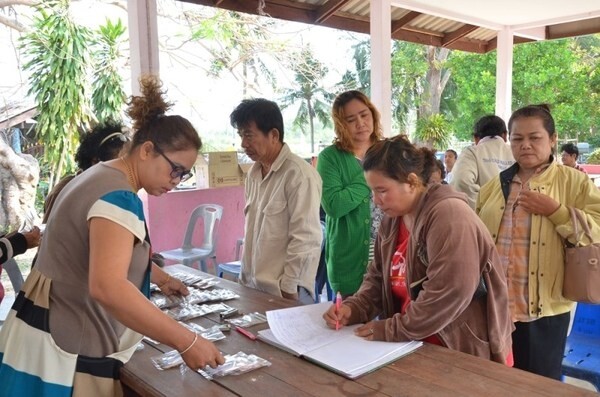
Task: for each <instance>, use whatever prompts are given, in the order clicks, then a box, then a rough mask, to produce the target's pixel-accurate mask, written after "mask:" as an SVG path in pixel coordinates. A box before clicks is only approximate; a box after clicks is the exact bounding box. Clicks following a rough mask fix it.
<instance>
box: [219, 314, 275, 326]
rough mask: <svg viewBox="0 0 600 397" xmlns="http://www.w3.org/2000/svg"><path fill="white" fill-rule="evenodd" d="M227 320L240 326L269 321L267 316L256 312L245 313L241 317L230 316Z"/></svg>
mask: <svg viewBox="0 0 600 397" xmlns="http://www.w3.org/2000/svg"><path fill="white" fill-rule="evenodd" d="M225 321H226V322H228V323H230V324H233V325H237V326H238V327H244V328H246V327H251V326H253V325H256V324H262V323H266V322H267V316H265V315H264V314H262V313H259V312H254V313H249V314H244V315H243V316H241V317H236V318H228V319H226V320H225Z"/></svg>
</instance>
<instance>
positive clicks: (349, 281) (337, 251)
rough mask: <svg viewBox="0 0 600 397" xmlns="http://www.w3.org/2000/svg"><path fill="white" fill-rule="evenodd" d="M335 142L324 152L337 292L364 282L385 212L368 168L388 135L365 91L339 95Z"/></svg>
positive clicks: (330, 267) (321, 165) (330, 261)
mask: <svg viewBox="0 0 600 397" xmlns="http://www.w3.org/2000/svg"><path fill="white" fill-rule="evenodd" d="M332 116H333V121H334V124H335V135H336V137H335V139H334V142H333V145H331V146H329V147H327V148H326V149H324V150H323V151H322V152H321V153H320V154H319V160H318V162H317V171H318V172H319V174H320V175H321V178H322V179H323V196H322V199H321V204H322V206H323V209H324V210H325V213H326V218H325V222H326V236H327V237H326V242H325V244H326V245H325V250H326V257H327V275H328V277H329V282H330V284H331V288H332V290H333V291H336V292H340V293H341V294H342V296H348V295H352V294H354V293H355V292H356V291H357V290H358V288H359V287H360V284H361V283H362V279H363V275H364V273H365V271H366V269H367V264H368V263H369V259H370V252H372V249H371V247H372V246H373V242H374V240H375V236H376V235H377V229H378V227H379V221H380V220H381V217H382V214H381V212H380V211H379V210H378V209H377V207H376V206H375V205H373V200H372V197H371V190H370V189H369V187H368V186H367V183H366V181H365V177H364V174H363V170H362V160H363V158H364V155H365V153H366V152H367V149H369V148H370V147H371V146H372V145H373V144H374V143H375V142H377V141H378V140H380V139H381V138H382V132H381V124H380V121H379V120H380V116H379V112H378V111H377V109H376V108H375V106H374V105H373V103H371V101H370V100H369V98H368V97H367V96H365V95H364V94H363V93H362V92H360V91H346V92H343V93H341V94H339V95H338V96H337V97H336V98H335V100H334V102H333V109H332Z"/></svg>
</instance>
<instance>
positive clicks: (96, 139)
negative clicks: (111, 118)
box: [75, 122, 129, 171]
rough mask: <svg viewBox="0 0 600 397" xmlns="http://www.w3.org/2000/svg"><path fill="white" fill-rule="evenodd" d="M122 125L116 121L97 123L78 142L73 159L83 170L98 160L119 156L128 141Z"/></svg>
mask: <svg viewBox="0 0 600 397" xmlns="http://www.w3.org/2000/svg"><path fill="white" fill-rule="evenodd" d="M128 139H129V138H127V135H126V134H125V133H124V132H123V125H122V124H120V123H117V122H108V123H106V124H99V125H97V126H96V127H94V129H92V130H91V131H89V132H88V133H86V134H85V135H84V136H83V137H82V139H81V142H80V143H79V147H78V148H77V153H75V161H76V162H77V166H78V167H79V169H80V170H82V171H85V170H87V169H88V168H90V167H91V166H92V165H94V164H96V163H97V162H99V161H108V160H112V159H115V158H117V157H118V156H119V153H120V152H121V149H123V146H124V145H125V143H126V142H127V141H128Z"/></svg>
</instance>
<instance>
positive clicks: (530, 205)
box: [517, 190, 560, 216]
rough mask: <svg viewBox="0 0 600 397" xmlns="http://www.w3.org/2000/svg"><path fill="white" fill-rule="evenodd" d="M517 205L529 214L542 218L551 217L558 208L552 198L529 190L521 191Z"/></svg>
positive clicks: (558, 204)
mask: <svg viewBox="0 0 600 397" xmlns="http://www.w3.org/2000/svg"><path fill="white" fill-rule="evenodd" d="M517 204H518V205H520V206H521V207H522V208H523V209H524V210H525V211H527V212H529V213H530V214H534V215H543V216H550V215H552V214H553V213H554V212H555V211H556V210H557V209H558V208H559V207H560V203H559V202H558V201H556V200H554V199H553V198H552V197H550V196H546V195H545V194H542V193H538V192H534V191H531V190H523V191H521V194H520V195H519V199H518V203H517Z"/></svg>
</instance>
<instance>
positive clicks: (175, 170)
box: [153, 142, 193, 182]
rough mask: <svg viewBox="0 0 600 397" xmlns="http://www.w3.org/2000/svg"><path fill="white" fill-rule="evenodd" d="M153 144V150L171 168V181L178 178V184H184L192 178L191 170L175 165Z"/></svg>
mask: <svg viewBox="0 0 600 397" xmlns="http://www.w3.org/2000/svg"><path fill="white" fill-rule="evenodd" d="M153 144H154V150H155V151H156V153H158V154H160V155H161V156H163V157H164V159H165V160H167V162H168V163H169V165H170V166H171V168H172V169H171V178H173V179H177V178H179V179H180V182H184V181H187V180H188V179H190V178H191V177H192V175H193V174H192V170H186V169H184V168H183V167H182V166H180V165H177V164H175V163H174V162H172V161H171V160H170V159H169V158H168V157H167V156H166V155H165V154H164V153H163V151H162V150H161V149H160V148H159V147H158V146H157V145H156V144H155V143H154V142H153Z"/></svg>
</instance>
